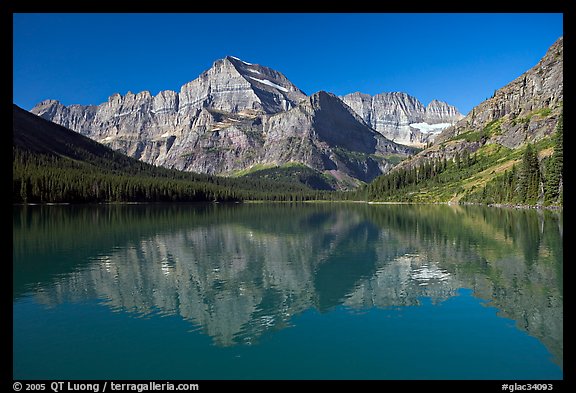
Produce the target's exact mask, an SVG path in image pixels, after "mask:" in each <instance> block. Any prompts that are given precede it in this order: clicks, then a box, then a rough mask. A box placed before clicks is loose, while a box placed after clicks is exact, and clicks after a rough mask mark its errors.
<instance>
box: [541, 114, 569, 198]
mask: <svg viewBox="0 0 576 393" xmlns="http://www.w3.org/2000/svg"><path fill="white" fill-rule="evenodd" d="M546 169H547V170H546V187H545V200H546V202H547V203H556V202H558V200H559V199H560V194H561V190H562V180H563V179H562V172H563V169H564V125H563V116H562V115H560V118H559V119H558V123H557V124H556V135H555V136H554V153H553V154H552V157H550V161H549V162H548V165H547V168H546Z"/></svg>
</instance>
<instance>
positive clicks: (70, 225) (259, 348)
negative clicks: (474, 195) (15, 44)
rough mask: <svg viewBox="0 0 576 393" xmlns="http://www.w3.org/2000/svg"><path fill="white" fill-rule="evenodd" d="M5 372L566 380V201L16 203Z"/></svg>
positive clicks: (25, 375) (30, 375) (33, 375)
mask: <svg viewBox="0 0 576 393" xmlns="http://www.w3.org/2000/svg"><path fill="white" fill-rule="evenodd" d="M13 229H14V231H13V266H14V276H13V283H14V285H13V328H14V329H13V370H14V371H13V373H14V375H13V377H14V379H56V380H57V379H187V380H202V379H505V380H519V379H529V380H538V379H548V380H549V379H562V378H563V369H562V363H563V288H562V272H563V249H562V231H563V220H562V213H561V212H550V211H535V210H513V209H497V208H484V207H476V206H474V207H473V206H444V205H439V206H423V205H364V204H341V203H338V204H294V205H291V204H237V205H224V204H211V205H120V206H26V207H14V208H13Z"/></svg>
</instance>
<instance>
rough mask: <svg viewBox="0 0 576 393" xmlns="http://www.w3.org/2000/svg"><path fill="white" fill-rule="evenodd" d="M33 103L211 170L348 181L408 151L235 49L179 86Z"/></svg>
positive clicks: (114, 139) (107, 138) (138, 147)
mask: <svg viewBox="0 0 576 393" xmlns="http://www.w3.org/2000/svg"><path fill="white" fill-rule="evenodd" d="M32 112H33V113H35V114H37V115H39V116H41V117H43V118H45V119H47V120H51V121H53V122H55V123H58V124H60V125H63V126H65V127H67V128H70V129H72V130H74V131H77V132H79V133H81V134H84V135H86V136H88V137H90V138H92V139H94V140H96V141H98V142H100V143H102V144H105V145H107V146H109V147H111V148H113V149H115V150H118V151H120V152H122V153H124V154H127V155H129V156H131V157H133V158H137V159H140V160H142V161H145V162H148V163H151V164H154V165H162V166H166V167H169V168H175V169H180V170H186V171H194V172H200V173H209V174H225V175H226V174H234V173H236V172H237V171H244V170H247V169H250V168H252V167H254V165H265V166H281V165H284V164H287V163H295V162H296V163H301V164H304V165H306V166H308V167H309V168H312V169H313V170H316V171H318V172H320V173H322V174H328V175H331V176H333V177H334V178H335V179H336V180H337V182H339V184H342V185H344V187H348V186H353V185H357V184H359V183H358V180H361V181H370V180H371V179H373V178H374V177H376V176H378V175H379V174H381V173H383V172H385V171H388V170H389V169H390V168H391V166H392V165H391V163H390V162H388V161H387V160H386V158H385V156H387V155H388V154H395V155H396V157H397V156H398V155H400V156H403V155H404V156H405V155H408V154H412V153H413V150H412V149H410V148H408V147H406V146H401V145H398V144H396V143H394V142H391V141H389V140H388V139H386V138H385V137H383V136H382V135H380V134H379V133H378V132H376V131H374V130H373V129H372V128H370V126H369V125H367V124H366V123H365V122H364V121H363V120H362V118H361V117H360V116H359V115H358V114H356V113H355V112H354V111H353V110H352V109H350V107H349V106H348V105H346V104H345V103H344V102H342V101H341V100H340V99H339V98H338V97H337V96H335V95H334V94H331V93H327V92H324V91H320V92H318V93H315V94H313V95H311V96H310V97H307V96H306V95H305V94H304V93H303V92H302V91H301V90H300V89H298V88H297V87H296V86H295V85H294V84H293V83H292V82H290V81H289V80H288V79H287V78H286V77H285V76H284V75H283V74H282V73H280V72H278V71H276V70H273V69H271V68H269V67H265V66H261V65H258V64H253V63H249V62H247V61H244V60H241V59H240V58H237V57H233V56H227V57H225V58H223V59H220V60H216V61H215V62H214V63H213V65H212V66H211V67H210V68H209V69H208V70H206V71H204V72H203V73H202V74H201V75H200V76H199V77H198V78H196V79H194V80H193V81H191V82H188V83H186V84H185V85H183V86H182V87H181V88H180V91H179V92H175V91H171V90H165V91H161V92H159V93H158V94H157V95H155V96H152V95H151V94H150V92H148V91H143V92H140V93H137V94H134V93H132V92H128V93H126V94H125V95H121V94H113V95H112V96H110V97H109V99H108V100H107V101H106V102H104V103H102V104H100V105H98V106H82V105H70V106H64V105H62V104H60V103H58V102H57V101H45V102H42V103H40V104H39V105H37V106H36V107H34V108H33V109H32Z"/></svg>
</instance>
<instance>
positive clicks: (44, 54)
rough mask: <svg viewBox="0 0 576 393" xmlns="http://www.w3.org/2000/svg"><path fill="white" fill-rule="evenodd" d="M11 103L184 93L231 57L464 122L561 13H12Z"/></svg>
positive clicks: (526, 59) (557, 23)
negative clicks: (399, 97)
mask: <svg viewBox="0 0 576 393" xmlns="http://www.w3.org/2000/svg"><path fill="white" fill-rule="evenodd" d="M13 18H14V19H13V20H14V25H13V26H14V28H13V29H14V30H13V32H14V40H13V43H14V52H13V55H14V57H13V67H14V74H13V82H14V86H13V101H14V103H15V104H16V105H19V106H21V107H22V108H24V109H31V108H32V107H33V106H34V105H35V104H36V103H38V102H40V101H42V100H44V99H57V100H59V101H61V102H62V103H63V104H65V105H70V104H83V105H88V104H100V103H102V102H104V101H106V100H107V99H108V97H109V96H111V95H112V94H114V93H120V94H126V93H127V92H128V91H132V92H133V93H137V92H140V91H143V90H148V91H150V92H151V93H152V94H157V93H158V92H159V91H161V90H176V91H178V90H179V89H180V86H181V85H183V84H184V83H186V82H189V81H191V80H193V79H195V78H197V77H198V75H199V74H200V73H202V72H203V71H205V70H206V69H208V68H210V66H211V65H212V63H213V62H214V61H215V60H217V59H220V58H223V57H225V56H226V55H233V56H237V57H239V58H241V59H242V60H245V61H248V62H250V63H257V64H261V65H265V66H268V67H271V68H274V69H276V70H277V71H280V72H282V73H283V74H284V75H286V77H288V79H290V80H291V81H292V82H293V83H294V84H295V85H296V86H298V87H299V88H300V89H302V90H303V91H304V92H305V93H306V94H312V93H315V92H317V91H319V90H325V91H329V92H332V93H334V94H337V95H343V94H347V93H352V92H356V91H360V92H363V93H368V94H372V95H374V94H377V93H382V92H390V91H403V92H406V93H408V94H410V95H413V96H414V97H416V98H418V99H419V100H420V101H422V103H423V104H424V105H426V104H427V103H428V102H430V101H431V100H432V99H434V98H436V99H440V100H443V101H446V102H448V103H450V104H452V105H455V106H456V107H458V109H460V111H461V112H462V113H464V114H466V113H468V112H469V111H470V110H471V109H472V108H473V107H474V106H475V105H477V104H479V103H480V102H482V101H483V100H485V99H486V98H488V97H490V96H492V94H493V92H494V90H496V89H498V88H500V87H502V86H504V85H505V84H507V83H508V82H510V81H512V80H513V79H514V78H516V77H518V76H519V75H520V74H522V73H523V72H524V71H526V70H528V69H529V68H530V67H532V66H534V65H535V64H536V63H537V62H538V60H540V58H541V57H542V56H543V55H544V54H545V53H546V50H547V49H548V47H549V46H550V45H552V44H553V43H554V42H555V41H556V40H557V39H558V38H559V37H560V36H561V35H562V34H563V17H562V14H558V13H556V14H552V13H549V14H537V13H526V14H512V13H506V14H475V13H469V14H455V13H454V14H416V13H414V14H386V13H381V14H359V13H354V14H350V13H327V14H282V13H278V14H14V15H13Z"/></svg>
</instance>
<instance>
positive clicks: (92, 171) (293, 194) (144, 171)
mask: <svg viewBox="0 0 576 393" xmlns="http://www.w3.org/2000/svg"><path fill="white" fill-rule="evenodd" d="M129 164H130V165H127V164H126V163H122V164H118V163H114V162H108V161H103V162H102V163H99V165H92V164H90V163H87V162H83V161H75V160H71V159H69V158H65V157H59V156H57V155H54V154H44V153H37V152H31V151H29V150H26V149H22V148H20V147H14V148H13V168H12V200H13V202H14V203H82V202H92V203H100V202H206V201H209V202H213V201H218V202H237V201H244V200H266V201H305V200H312V199H333V198H337V194H336V193H329V192H326V191H316V190H312V189H310V188H308V187H306V186H304V185H302V184H297V183H283V182H275V181H267V180H261V179H245V178H237V179H234V178H222V177H217V176H209V175H201V174H194V173H188V172H181V171H176V170H172V169H166V168H161V167H155V166H152V165H149V164H145V163H142V162H137V161H135V160H131V162H130V163H129Z"/></svg>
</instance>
